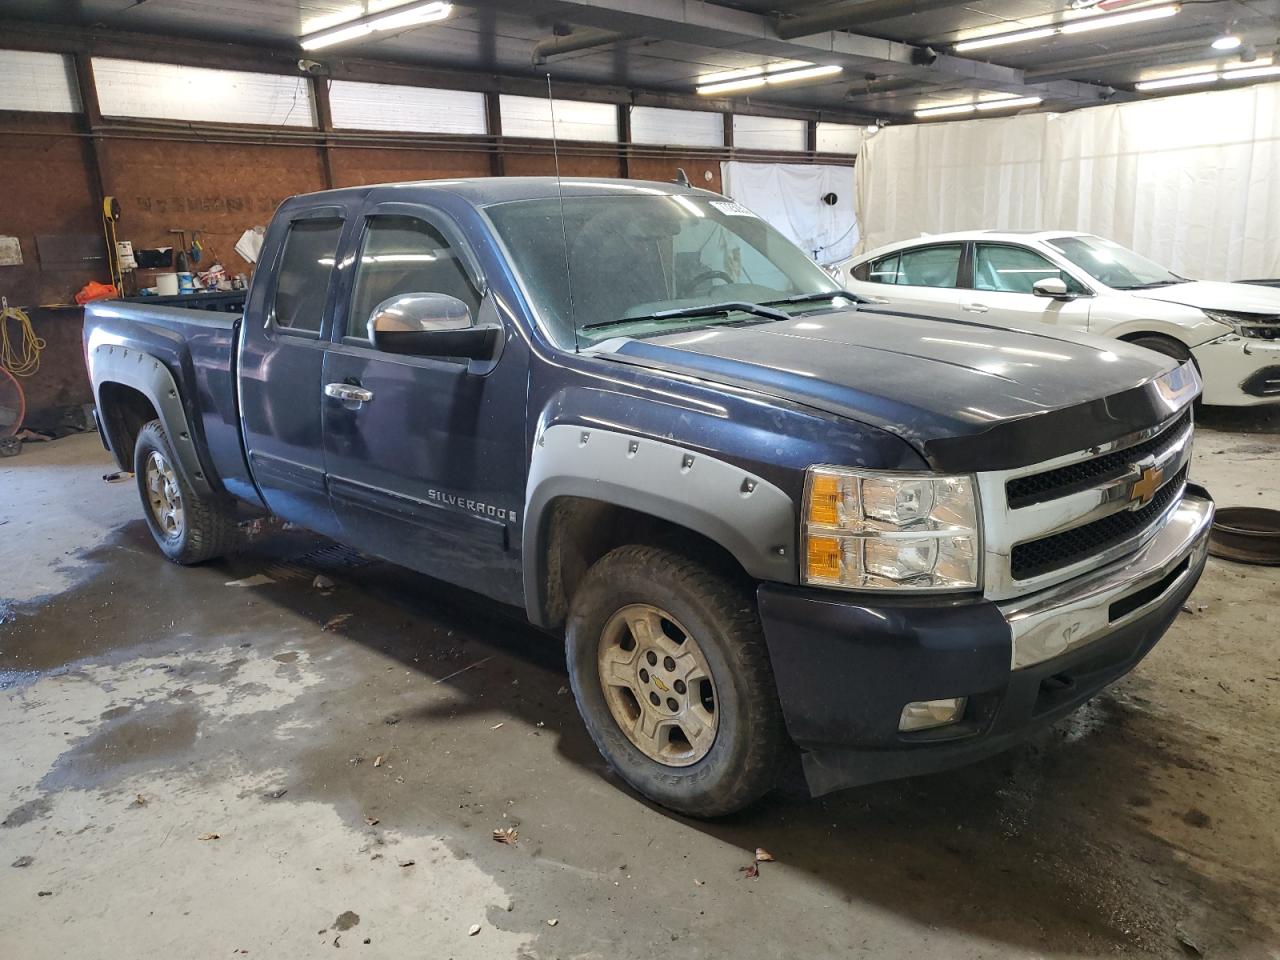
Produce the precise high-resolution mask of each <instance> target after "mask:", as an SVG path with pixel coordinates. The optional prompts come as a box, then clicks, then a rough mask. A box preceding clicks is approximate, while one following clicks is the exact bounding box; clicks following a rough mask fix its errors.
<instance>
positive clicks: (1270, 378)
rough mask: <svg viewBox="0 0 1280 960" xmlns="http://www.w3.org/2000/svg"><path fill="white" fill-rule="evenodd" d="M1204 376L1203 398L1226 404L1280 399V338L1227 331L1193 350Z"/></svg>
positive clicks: (1238, 404)
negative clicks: (1253, 337) (1247, 335)
mask: <svg viewBox="0 0 1280 960" xmlns="http://www.w3.org/2000/svg"><path fill="white" fill-rule="evenodd" d="M1191 354H1192V356H1194V357H1195V360H1196V364H1197V365H1198V366H1199V368H1200V375H1201V378H1202V379H1203V380H1204V394H1203V396H1202V397H1201V399H1202V400H1203V401H1204V402H1205V403H1208V404H1221V405H1223V406H1233V407H1241V406H1257V405H1259V404H1265V403H1280V340H1256V339H1251V338H1246V337H1240V336H1237V335H1236V334H1234V333H1232V334H1227V335H1226V336H1225V337H1219V338H1218V339H1216V340H1210V341H1209V342H1208V343H1202V344H1200V346H1198V347H1196V348H1195V349H1193V350H1192V351H1191Z"/></svg>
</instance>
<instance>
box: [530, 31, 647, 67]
mask: <svg viewBox="0 0 1280 960" xmlns="http://www.w3.org/2000/svg"><path fill="white" fill-rule="evenodd" d="M625 39H627V35H626V34H625V33H618V32H617V31H615V30H575V31H574V32H573V33H570V34H567V35H565V36H563V37H551V38H549V39H547V40H539V41H538V42H537V43H535V44H534V45H533V54H532V60H533V65H534V66H535V67H537V66H540V65H542V64H544V63H546V62H547V61H548V60H550V59H551V58H552V57H558V56H560V55H561V54H564V53H573V52H575V51H577V50H590V49H591V48H592V47H606V46H608V45H609V44H611V43H617V42H618V41H619V40H625Z"/></svg>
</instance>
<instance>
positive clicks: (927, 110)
mask: <svg viewBox="0 0 1280 960" xmlns="http://www.w3.org/2000/svg"><path fill="white" fill-rule="evenodd" d="M977 107H978V105H977V104H976V103H948V104H945V105H943V106H941V107H921V108H920V109H919V110H917V111H916V116H917V117H951V116H958V115H960V114H962V113H973V111H974V110H976V109H977Z"/></svg>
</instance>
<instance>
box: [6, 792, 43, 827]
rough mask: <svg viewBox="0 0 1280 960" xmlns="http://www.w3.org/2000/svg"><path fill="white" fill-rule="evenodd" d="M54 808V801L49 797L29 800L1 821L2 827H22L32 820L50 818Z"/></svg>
mask: <svg viewBox="0 0 1280 960" xmlns="http://www.w3.org/2000/svg"><path fill="white" fill-rule="evenodd" d="M52 808H53V801H52V800H51V799H50V798H49V797H37V798H36V799H34V800H28V801H27V802H26V803H23V804H20V805H18V806H17V807H15V808H14V809H12V810H10V811H9V815H8V816H7V817H5V818H4V819H3V820H0V827H21V826H23V825H24V824H27V823H30V822H31V821H32V820H36V819H39V818H40V817H45V816H48V814H49V811H50V810H51V809H52Z"/></svg>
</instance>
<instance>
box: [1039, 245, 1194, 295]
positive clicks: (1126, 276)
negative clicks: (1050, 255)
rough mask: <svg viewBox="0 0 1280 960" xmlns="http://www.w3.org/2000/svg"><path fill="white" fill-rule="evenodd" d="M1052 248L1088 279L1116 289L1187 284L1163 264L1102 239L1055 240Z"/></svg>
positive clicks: (1141, 288) (1139, 288) (1184, 279)
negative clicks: (1081, 271) (1088, 277)
mask: <svg viewBox="0 0 1280 960" xmlns="http://www.w3.org/2000/svg"><path fill="white" fill-rule="evenodd" d="M1047 243H1048V244H1049V246H1051V247H1053V248H1054V249H1055V250H1058V251H1060V252H1061V253H1062V255H1063V256H1064V257H1066V258H1067V259H1068V260H1070V261H1071V262H1072V263H1074V264H1075V265H1076V266H1077V267H1079V268H1080V269H1081V270H1083V271H1085V272H1086V273H1087V274H1089V276H1091V277H1093V278H1094V279H1095V280H1097V281H1098V282H1100V283H1105V284H1106V285H1107V286H1108V287H1111V288H1112V289H1113V290H1143V289H1150V288H1152V287H1166V286H1168V285H1169V284H1171V283H1186V282H1187V280H1186V277H1180V276H1178V275H1177V274H1176V273H1170V272H1169V271H1168V270H1166V269H1165V268H1164V267H1162V266H1160V264H1158V263H1156V262H1155V261H1153V260H1148V259H1147V258H1146V257H1144V256H1142V255H1141V254H1138V253H1134V252H1133V251H1132V250H1130V249H1128V248H1127V247H1122V246H1120V244H1118V243H1116V242H1115V241H1114V240H1103V239H1102V238H1101V237H1055V238H1054V239H1052V240H1049V241H1047Z"/></svg>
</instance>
